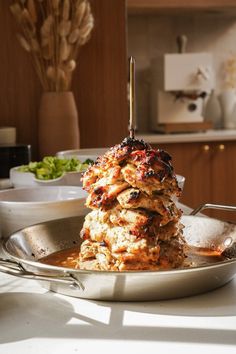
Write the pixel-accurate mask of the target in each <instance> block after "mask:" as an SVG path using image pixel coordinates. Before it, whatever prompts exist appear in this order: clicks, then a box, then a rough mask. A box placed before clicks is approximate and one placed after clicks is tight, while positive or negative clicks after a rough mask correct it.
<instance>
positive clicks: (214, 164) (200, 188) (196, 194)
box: [156, 141, 236, 222]
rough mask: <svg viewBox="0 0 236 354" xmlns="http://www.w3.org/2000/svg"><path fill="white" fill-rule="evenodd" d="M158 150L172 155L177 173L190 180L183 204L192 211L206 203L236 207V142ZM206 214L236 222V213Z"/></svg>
mask: <svg viewBox="0 0 236 354" xmlns="http://www.w3.org/2000/svg"><path fill="white" fill-rule="evenodd" d="M156 147H157V146H156ZM158 147H159V148H162V149H164V150H166V151H167V152H169V154H170V155H171V156H172V159H173V165H174V168H175V171H176V173H178V174H181V175H183V176H185V177H186V182H185V186H184V192H183V195H182V197H181V202H182V203H184V204H186V205H188V206H191V207H192V208H195V207H197V206H198V205H200V204H202V203H216V204H228V205H236V141H226V142H225V141H219V142H210V143H205V142H204V143H169V144H159V145H158ZM206 214H208V215H211V216H213V217H218V218H221V219H224V220H231V221H235V222H236V213H234V212H222V211H215V210H214V211H210V210H209V211H207V212H206Z"/></svg>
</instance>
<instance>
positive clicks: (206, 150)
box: [202, 144, 210, 152]
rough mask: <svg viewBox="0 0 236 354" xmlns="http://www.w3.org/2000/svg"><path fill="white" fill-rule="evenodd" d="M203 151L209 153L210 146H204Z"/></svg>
mask: <svg viewBox="0 0 236 354" xmlns="http://www.w3.org/2000/svg"><path fill="white" fill-rule="evenodd" d="M202 150H203V151H204V152H208V151H209V150H210V146H209V145H208V144H205V145H203V147H202Z"/></svg>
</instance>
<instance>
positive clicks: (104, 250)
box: [78, 138, 185, 271]
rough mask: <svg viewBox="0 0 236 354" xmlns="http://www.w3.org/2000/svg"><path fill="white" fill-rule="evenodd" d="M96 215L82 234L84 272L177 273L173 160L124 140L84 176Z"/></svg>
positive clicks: (180, 251) (180, 254) (180, 246)
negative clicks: (152, 271)
mask: <svg viewBox="0 0 236 354" xmlns="http://www.w3.org/2000/svg"><path fill="white" fill-rule="evenodd" d="M82 180H83V187H84V189H85V190H86V191H87V192H88V193H89V196H88V198H87V200H86V206H87V207H89V208H91V209H92V211H91V212H90V213H89V214H88V215H87V216H86V217H85V222H84V225H83V228H82V230H81V237H82V238H83V242H82V245H81V252H80V258H79V260H78V262H79V264H78V266H79V268H80V269H93V270H116V271H124V270H158V269H168V268H176V267H179V266H180V265H181V264H182V262H183V260H184V258H185V256H184V241H183V238H182V225H181V223H180V221H179V219H180V216H181V211H180V210H179V209H178V208H177V207H176V205H175V203H174V201H173V197H174V196H177V197H178V196H179V195H180V188H179V187H178V183H177V180H176V176H175V174H174V171H173V167H172V165H171V157H170V156H169V155H168V154H167V153H166V152H165V151H163V150H155V149H152V148H151V146H150V145H149V144H146V143H144V142H143V141H139V140H136V139H132V138H126V139H125V140H124V141H123V142H122V143H121V144H119V145H116V146H114V147H113V148H111V149H110V150H108V151H107V152H106V153H105V155H104V156H101V157H99V158H98V159H97V161H96V162H95V164H94V165H92V166H90V167H89V168H88V170H87V171H86V172H85V173H84V175H83V179H82Z"/></svg>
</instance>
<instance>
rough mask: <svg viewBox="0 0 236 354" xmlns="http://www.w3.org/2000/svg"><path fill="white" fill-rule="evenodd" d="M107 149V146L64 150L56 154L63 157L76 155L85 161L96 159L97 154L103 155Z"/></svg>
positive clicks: (68, 157) (67, 157)
mask: <svg viewBox="0 0 236 354" xmlns="http://www.w3.org/2000/svg"><path fill="white" fill-rule="evenodd" d="M107 150H109V148H95V149H78V150H65V151H59V152H57V153H56V156H57V157H60V158H63V159H65V158H66V159H70V158H72V157H77V158H78V159H79V160H81V161H85V160H87V159H91V160H96V158H97V157H98V156H101V155H103V154H104V153H105V152H106V151H107Z"/></svg>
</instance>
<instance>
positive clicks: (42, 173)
mask: <svg viewBox="0 0 236 354" xmlns="http://www.w3.org/2000/svg"><path fill="white" fill-rule="evenodd" d="M93 162H94V161H93V160H90V159H87V160H86V161H84V162H81V161H80V160H79V159H77V158H76V157H72V158H70V159H61V158H58V157H54V156H46V157H44V158H43V160H42V161H40V162H30V163H29V164H28V165H22V166H20V167H19V168H18V171H20V172H31V173H33V174H34V175H35V178H37V179H39V180H50V179H56V178H60V177H61V176H63V175H64V174H65V173H66V172H83V171H85V170H86V169H87V168H88V166H89V165H90V164H92V163H93Z"/></svg>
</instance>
